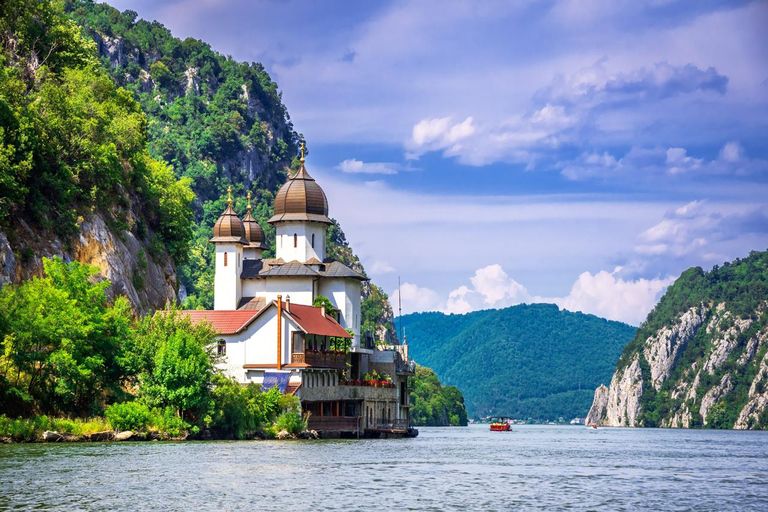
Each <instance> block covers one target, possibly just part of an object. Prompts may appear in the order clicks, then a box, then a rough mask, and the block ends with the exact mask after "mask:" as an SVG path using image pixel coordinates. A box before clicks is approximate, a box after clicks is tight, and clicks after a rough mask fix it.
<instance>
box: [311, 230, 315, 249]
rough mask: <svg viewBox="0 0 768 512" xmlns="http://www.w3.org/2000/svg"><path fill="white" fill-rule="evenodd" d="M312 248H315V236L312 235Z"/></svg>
mask: <svg viewBox="0 0 768 512" xmlns="http://www.w3.org/2000/svg"><path fill="white" fill-rule="evenodd" d="M312 248H313V249H314V248H315V234H314V233H312Z"/></svg>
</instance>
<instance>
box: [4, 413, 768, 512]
mask: <svg viewBox="0 0 768 512" xmlns="http://www.w3.org/2000/svg"><path fill="white" fill-rule="evenodd" d="M420 430H421V434H420V436H419V437H418V438H416V439H397V440H365V441H314V442H311V441H305V442H299V441H292V442H290V441H286V442H278V441H270V442H264V441H238V442H200V443H191V442H188V443H158V442H155V443H104V444H99V443H87V444H55V445H42V444H35V445H0V510H5V509H9V510H23V509H35V510H67V511H75V510H89V511H90V510H111V511H115V510H119V511H123V510H125V511H134V510H135V511H143V510H169V511H170V510H173V511H176V510H178V511H182V510H183V511H196V510H248V511H257V510H286V511H287V510H291V511H293V510H343V511H353V510H366V511H382V510H510V509H512V508H515V509H520V510H524V509H550V510H590V509H593V510H639V509H643V510H768V432H730V431H680V430H644V429H607V428H606V429H599V430H596V431H593V430H590V429H586V428H583V427H551V426H520V427H516V428H515V430H514V431H513V432H511V433H504V432H494V433H491V432H489V431H488V430H487V426H482V425H476V426H471V427H469V428H422V429H420Z"/></svg>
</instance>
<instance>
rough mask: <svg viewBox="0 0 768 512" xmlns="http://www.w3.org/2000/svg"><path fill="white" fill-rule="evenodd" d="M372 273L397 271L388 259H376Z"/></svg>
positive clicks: (379, 273)
mask: <svg viewBox="0 0 768 512" xmlns="http://www.w3.org/2000/svg"><path fill="white" fill-rule="evenodd" d="M370 269H371V274H372V275H381V274H389V273H392V272H394V271H395V267H393V266H392V265H390V264H389V263H387V262H386V261H380V260H376V261H374V262H373V264H372V265H371V267H370Z"/></svg>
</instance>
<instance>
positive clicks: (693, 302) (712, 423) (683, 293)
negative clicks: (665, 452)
mask: <svg viewBox="0 0 768 512" xmlns="http://www.w3.org/2000/svg"><path fill="white" fill-rule="evenodd" d="M766 301H768V252H752V253H750V255H749V256H748V257H747V258H744V259H737V260H735V261H733V262H730V263H728V262H726V263H724V264H723V265H722V266H717V265H716V266H715V267H714V268H713V269H712V270H711V271H709V272H705V271H704V270H702V269H701V268H700V267H695V268H690V269H688V270H686V271H685V272H683V274H682V275H681V276H680V277H679V278H678V279H677V281H675V283H674V284H672V286H670V287H669V288H668V289H667V291H666V293H665V294H664V296H663V297H662V298H661V300H660V301H659V303H658V304H657V305H656V307H654V308H653V310H652V311H651V313H650V314H649V315H648V318H647V319H646V321H645V322H644V323H643V324H642V325H641V326H640V328H639V329H638V332H637V335H636V336H635V337H634V339H633V340H632V341H631V342H630V343H628V344H627V346H626V347H624V350H623V352H622V355H621V359H620V360H619V362H618V364H617V370H620V369H623V368H624V367H625V366H627V365H628V364H629V363H630V362H631V361H632V359H633V358H634V357H635V356H639V358H640V367H641V370H642V373H643V382H644V386H643V396H642V399H641V412H640V416H639V417H638V422H639V423H640V424H642V425H643V426H646V427H653V426H659V425H660V424H661V423H662V422H663V421H664V420H665V419H669V417H670V416H671V415H673V414H674V412H675V411H677V410H678V409H679V408H680V407H681V406H683V405H685V406H687V407H688V408H689V409H690V410H691V412H692V423H693V424H692V425H691V426H693V427H697V426H703V421H702V418H701V416H700V414H699V406H700V404H701V398H702V397H703V396H704V394H705V393H706V392H707V391H709V390H710V389H712V388H713V387H714V386H716V385H717V384H718V383H719V382H720V381H721V379H722V378H723V377H724V376H725V375H726V374H728V375H730V380H731V384H732V386H733V389H732V391H730V392H729V393H727V394H725V396H723V397H722V398H721V399H720V400H719V401H718V402H717V403H716V404H715V405H714V406H712V408H711V409H710V410H709V412H708V418H707V427H709V428H731V427H732V426H733V424H734V423H735V421H736V419H737V418H738V415H739V412H740V411H741V410H742V408H743V407H744V405H745V404H746V402H747V400H748V398H749V397H748V393H749V389H750V386H751V385H752V382H753V381H754V380H755V377H756V376H757V374H758V371H759V367H760V361H762V359H763V357H764V355H765V352H766V350H767V347H765V346H763V345H762V344H761V346H760V347H759V349H758V350H757V352H756V353H755V355H754V357H752V358H749V359H748V361H747V362H746V364H744V365H742V364H738V363H737V361H738V360H739V358H741V356H742V354H744V352H745V348H746V346H747V342H748V341H749V340H750V339H752V338H754V337H755V336H756V335H757V334H758V333H760V332H761V331H764V330H765V328H766V327H768V311H766V308H765V303H766ZM721 303H724V304H725V308H726V311H727V312H729V313H730V314H731V317H730V319H726V318H725V317H723V320H721V325H718V326H717V329H713V330H711V331H709V329H704V328H699V329H698V331H697V332H696V334H695V336H693V338H692V340H691V341H689V342H688V343H687V344H686V345H685V346H684V347H683V348H682V350H681V351H680V353H679V354H678V356H677V360H676V361H675V366H674V367H673V368H672V371H671V373H670V376H669V378H668V379H667V380H666V381H665V382H664V383H663V384H662V385H661V387H660V389H658V390H656V389H655V388H654V387H653V386H650V385H646V384H645V383H648V382H650V367H649V365H648V363H647V361H646V360H645V357H644V355H643V344H644V342H645V340H646V339H648V337H649V336H652V335H654V334H655V333H656V332H657V331H659V330H660V329H662V328H665V327H668V326H673V325H675V324H676V323H677V322H678V320H679V318H680V316H681V315H682V314H683V313H685V312H686V311H688V310H689V309H691V308H699V307H701V306H702V305H706V306H708V307H710V308H711V307H712V306H714V305H717V304H721ZM713 314H715V313H714V312H713V311H712V310H711V309H710V310H709V313H708V314H707V318H706V319H705V322H704V324H703V325H705V326H706V325H708V323H709V321H710V319H711V318H712V315H713ZM736 318H751V319H752V320H754V321H753V322H752V324H751V325H750V327H749V328H748V329H747V330H745V331H743V332H741V333H739V334H738V336H737V337H736V345H735V347H734V348H733V349H732V350H731V352H730V354H729V356H728V359H727V361H726V362H725V363H724V364H723V365H722V366H720V367H719V368H717V369H716V370H715V371H714V372H713V373H709V372H702V374H701V375H700V377H699V385H698V388H697V390H696V395H697V396H696V398H695V399H690V400H688V401H687V403H684V401H683V400H682V399H673V398H672V397H671V395H672V391H673V389H674V387H675V386H677V385H678V384H679V383H680V382H681V381H690V380H691V379H693V378H694V375H695V372H692V371H691V368H692V367H693V366H694V365H697V364H698V365H700V363H701V362H702V361H704V360H706V358H708V357H709V355H710V354H711V353H712V351H713V349H714V347H715V344H714V341H715V337H716V336H719V335H721V331H722V330H724V329H728V328H729V327H730V326H732V325H733V323H734V321H735V320H734V319H736ZM708 331H709V332H708ZM754 427H759V428H768V412H764V413H763V414H762V416H761V417H760V420H759V425H754Z"/></svg>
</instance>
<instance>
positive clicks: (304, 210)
mask: <svg viewBox="0 0 768 512" xmlns="http://www.w3.org/2000/svg"><path fill="white" fill-rule="evenodd" d="M300 162H301V167H299V171H298V172H297V173H296V174H295V175H294V176H293V177H292V178H290V179H289V180H288V181H287V182H286V183H285V185H283V186H282V187H280V191H279V192H278V193H277V196H276V197H275V214H274V215H273V216H272V217H271V218H270V219H269V221H268V222H269V223H270V224H274V223H276V222H286V221H310V222H321V223H323V224H331V219H329V218H328V199H327V198H326V197H325V192H323V189H322V188H320V185H318V184H317V183H316V182H315V180H314V178H312V176H310V175H309V173H308V172H307V170H306V169H305V168H304V144H303V143H302V144H301V159H300Z"/></svg>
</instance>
